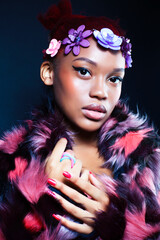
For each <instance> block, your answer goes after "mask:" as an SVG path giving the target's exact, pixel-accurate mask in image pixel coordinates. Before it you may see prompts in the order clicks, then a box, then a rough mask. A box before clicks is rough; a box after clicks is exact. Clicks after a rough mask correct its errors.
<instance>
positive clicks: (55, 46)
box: [46, 39, 61, 57]
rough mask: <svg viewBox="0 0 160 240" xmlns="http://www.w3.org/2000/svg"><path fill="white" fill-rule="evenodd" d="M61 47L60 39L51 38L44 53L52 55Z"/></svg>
mask: <svg viewBox="0 0 160 240" xmlns="http://www.w3.org/2000/svg"><path fill="white" fill-rule="evenodd" d="M60 47H61V41H57V40H56V39H52V40H51V41H50V43H49V48H48V49H47V50H46V53H47V54H49V55H51V57H54V56H55V55H56V54H57V52H58V50H59V48H60Z"/></svg>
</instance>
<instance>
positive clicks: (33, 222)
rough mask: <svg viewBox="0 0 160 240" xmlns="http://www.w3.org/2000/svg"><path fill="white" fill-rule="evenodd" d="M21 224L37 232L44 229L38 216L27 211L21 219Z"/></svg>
mask: <svg viewBox="0 0 160 240" xmlns="http://www.w3.org/2000/svg"><path fill="white" fill-rule="evenodd" d="M23 224H24V226H25V228H26V229H28V230H29V231H30V232H35V233H36V232H39V231H40V230H42V229H44V225H43V223H42V221H41V220H40V218H39V217H38V216H37V215H36V214H33V213H28V214H27V215H26V216H25V218H24V219H23Z"/></svg>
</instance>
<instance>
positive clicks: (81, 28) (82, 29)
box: [77, 25, 85, 33]
mask: <svg viewBox="0 0 160 240" xmlns="http://www.w3.org/2000/svg"><path fill="white" fill-rule="evenodd" d="M84 29H85V25H81V26H79V27H78V28H77V32H78V33H79V32H81V31H82V32H83V31H84Z"/></svg>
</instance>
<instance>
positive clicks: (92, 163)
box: [73, 131, 112, 176]
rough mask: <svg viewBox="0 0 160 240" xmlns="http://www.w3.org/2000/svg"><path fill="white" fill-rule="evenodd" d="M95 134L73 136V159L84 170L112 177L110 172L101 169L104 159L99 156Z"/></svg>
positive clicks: (87, 133) (85, 133)
mask: <svg viewBox="0 0 160 240" xmlns="http://www.w3.org/2000/svg"><path fill="white" fill-rule="evenodd" d="M97 134H98V132H94V133H90V132H82V131H81V133H80V134H78V133H77V134H74V136H73V140H74V145H73V151H74V154H75V157H76V158H78V159H79V160H81V161H82V166H83V168H84V169H88V170H89V171H91V172H94V173H98V174H100V173H106V174H107V175H110V176H111V175H112V174H111V171H110V170H108V169H105V168H102V165H103V163H104V158H103V157H102V156H100V155H99V151H98V147H97V139H98V137H97Z"/></svg>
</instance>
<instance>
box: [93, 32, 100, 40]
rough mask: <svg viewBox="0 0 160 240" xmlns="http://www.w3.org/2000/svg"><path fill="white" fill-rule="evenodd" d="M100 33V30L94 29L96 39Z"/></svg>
mask: <svg viewBox="0 0 160 240" xmlns="http://www.w3.org/2000/svg"><path fill="white" fill-rule="evenodd" d="M99 33H100V32H99V31H98V30H94V32H93V35H94V37H95V38H96V39H97V37H98V34H99Z"/></svg>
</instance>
